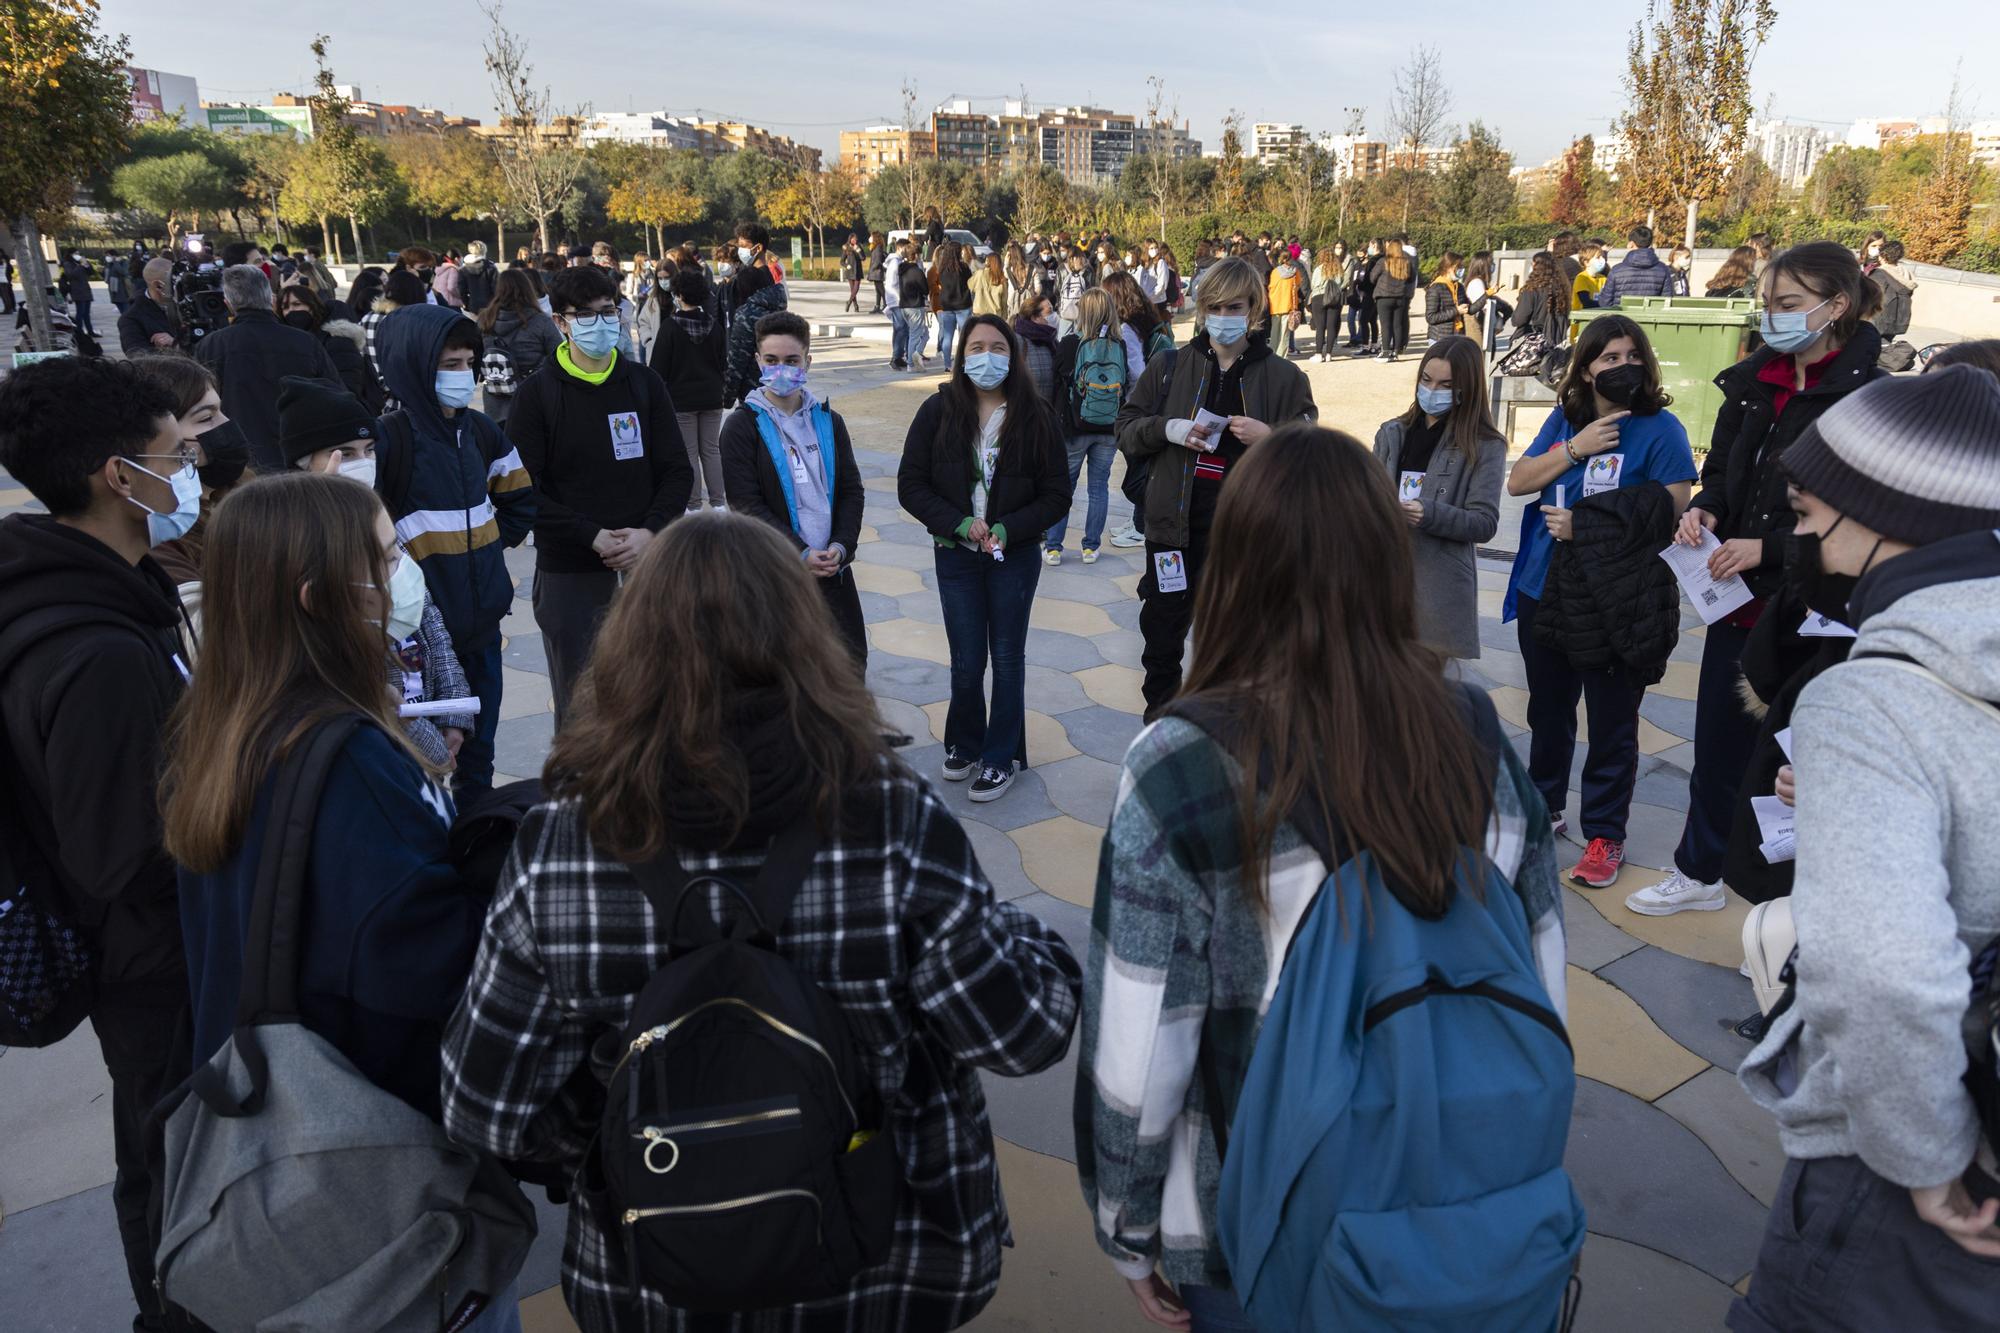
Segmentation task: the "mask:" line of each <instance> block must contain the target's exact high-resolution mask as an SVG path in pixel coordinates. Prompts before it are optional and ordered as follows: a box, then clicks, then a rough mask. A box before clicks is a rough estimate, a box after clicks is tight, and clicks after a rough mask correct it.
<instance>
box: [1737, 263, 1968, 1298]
mask: <svg viewBox="0 0 2000 1333" xmlns="http://www.w3.org/2000/svg"><path fill="white" fill-rule="evenodd" d="M1788 253H1789V252H1788ZM1843 253H1845V254H1846V255H1847V259H1848V262H1849V263H1850V264H1852V263H1853V262H1854V257H1853V255H1852V253H1851V252H1845V251H1843ZM1785 258H1786V256H1784V255H1781V256H1779V257H1778V258H1777V259H1775V260H1773V261H1772V265H1771V267H1772V268H1773V269H1778V268H1780V266H1781V265H1783V263H1784V261H1785ZM1857 267H1858V266H1857ZM1784 468H1785V472H1786V473H1787V475H1788V478H1789V480H1790V483H1791V488H1792V489H1791V492H1790V495H1789V497H1788V498H1789V503H1790V504H1791V506H1792V508H1793V510H1794V512H1795V513H1796V515H1797V522H1796V527H1795V529H1794V532H1795V534H1796V538H1797V539H1799V540H1801V541H1803V542H1804V543H1805V545H1804V546H1803V547H1802V548H1799V549H1798V551H1797V553H1798V554H1799V555H1801V556H1803V557H1806V558H1807V559H1808V560H1809V561H1810V562H1811V564H1812V565H1813V566H1814V567H1815V568H1816V578H1815V580H1813V581H1815V582H1817V583H1819V584H1820V585H1822V586H1823V585H1824V584H1825V583H1826V581H1827V580H1828V579H1830V578H1841V579H1853V580H1854V583H1853V585H1852V588H1851V591H1849V592H1848V595H1847V603H1848V608H1849V623H1851V624H1852V625H1854V626H1855V628H1856V629H1857V630H1858V632H1859V634H1858V637H1857V638H1856V640H1855V643H1854V648H1853V652H1852V653H1851V655H1850V656H1849V658H1848V661H1847V662H1846V663H1845V664H1843V665H1841V666H1836V667H1833V668H1831V669H1830V670H1827V671H1825V672H1823V673H1822V674H1821V675H1820V676H1819V677H1818V678H1817V679H1815V680H1814V681H1813V682H1812V683H1811V684H1810V685H1808V686H1806V687H1805V689H1804V691H1803V692H1802V693H1801V694H1800V695H1799V700H1798V704H1797V707H1796V708H1795V710H1794V712H1793V715H1792V716H1793V720H1792V736H1793V746H1794V754H1795V755H1796V770H1797V772H1796V774H1795V782H1794V786H1795V794H1794V798H1793V799H1794V800H1795V801H1796V805H1797V834H1798V843H1797V846H1798V866H1797V872H1796V885H1795V887H1794V889H1793V893H1792V899H1791V905H1792V917H1793V922H1794V924H1795V927H1796V929H1797V934H1798V953H1797V955H1796V959H1795V963H1794V967H1795V975H1796V985H1795V990H1794V993H1793V1002H1792V1003H1791V1005H1790V1006H1789V1007H1787V1008H1784V1009H1782V1010H1776V1011H1774V1016H1773V1021H1772V1023H1771V1026H1770V1030H1769V1031H1768V1032H1767V1033H1766V1035H1765V1036H1764V1038H1763V1040H1762V1041H1760V1042H1759V1043H1758V1045H1757V1047H1756V1048H1755V1049H1754V1050H1752V1051H1751V1052H1750V1054H1749V1055H1748V1056H1746V1057H1745V1059H1744V1062H1743V1065H1742V1068H1741V1069H1740V1071H1739V1073H1738V1078H1739V1081H1740V1082H1741V1083H1742V1084H1743V1087H1744V1090H1745V1091H1746V1092H1747V1093H1748V1094H1749V1095H1750V1098H1751V1100H1752V1101H1754V1102H1756V1103H1758V1104H1759V1105H1761V1106H1763V1107H1764V1108H1765V1109H1766V1110H1768V1111H1770V1112H1771V1113H1772V1114H1773V1115H1774V1116H1775V1117H1776V1119H1777V1128H1778V1138H1779V1142H1780V1143H1781V1144H1782V1145H1783V1147H1784V1150H1785V1156H1786V1159H1787V1161H1786V1166H1785V1171H1784V1175H1783V1177H1782V1179H1781V1180H1780V1182H1779V1184H1778V1187H1777V1191H1776V1197H1775V1199H1774V1200H1773V1204H1772V1209H1771V1217H1770V1223H1769V1226H1768V1227H1767V1229H1766V1231H1765V1234H1764V1241H1763V1245H1762V1248H1761V1250H1760V1253H1759V1254H1758V1259H1757V1268H1756V1272H1755V1275H1754V1276H1753V1277H1752V1279H1751V1283H1750V1293H1751V1294H1750V1295H1749V1296H1747V1297H1740V1298H1738V1299H1737V1301H1736V1302H1735V1304H1734V1305H1733V1306H1732V1308H1731V1310H1730V1313H1729V1321H1728V1322H1729V1326H1730V1327H1731V1328H1733V1329H1737V1330H1739V1331H1741V1330H1755V1331H1758V1333H1761V1331H1762V1330H1766V1329H1773V1328H1785V1329H1790V1328H1811V1329H1815V1330H1819V1329H1825V1330H1829V1331H1830V1333H1860V1331H1861V1330H1873V1329H1881V1328H1909V1329H1919V1328H1920V1329H1926V1330H1932V1329H1935V1330H1946V1329H1963V1328H1974V1327H1978V1326H1980V1325H1981V1324H1982V1323H1987V1322H1990V1321H1991V1312H1992V1293H1993V1282H1992V1274H1993V1267H1994V1261H1995V1259H1996V1258H2000V1227H1996V1225H1995V1220H1996V1212H1997V1211H2000V1204H1996V1203H1995V1202H1994V1200H1995V1198H1996V1196H2000V1183H1996V1175H1995V1168H1994V1163H1993V1156H1992V1152H1991V1148H1990V1144H1991V1143H1992V1141H1993V1139H1994V1137H1995V1134H1996V1130H2000V1124H1996V1117H1995V1115H1994V1110H1993V1108H1994V1103H1993V1102H1992V1100H1991V1099H1990V1093H1991V1089H1992V1085H1993V1079H1992V1060H1993V1053H1992V1047H1991V1044H1990V1035H1989V1029H1990V1027H1991V1024H1992V1015H1991V1012H1990V1009H1989V1008H1988V1006H1989V1005H1990V1003H1991V998H1992V992H1991V986H1992V983H1991V980H1990V978H1989V976H1988V974H1987V971H1986V968H1985V963H1986V961H1987V958H1985V957H1983V956H1982V955H1983V954H1984V953H1985V951H1986V950H1987V949H1988V947H1989V944H1990V941H1991V940H1992V939H1993V936H1994V933H1995V924H1996V922H2000V880H1996V879H1995V877H1994V875H1993V870H1992V868H1993V866H1994V864H1995V862H1996V860H2000V824H1996V822H1995V821H1994V819H1993V817H1992V811H1993V792H1994V790H1995V789H1996V787H2000V703H1996V701H2000V540H1996V539H1995V536H1994V533H1995V531H1996V530H2000V380H1996V379H1995V378H1994V376H1993V375H1992V374H1991V373H1989V372H1987V371H1984V370H1981V369H1977V368H1975V367H1972V366H1966V365H1955V366H1948V367H1946V368H1945V369H1942V370H1934V371H1929V372H1927V373H1925V374H1923V375H1918V376H1902V377H1892V378H1884V379H1881V380H1877V381H1873V382H1871V383H1869V384H1868V385H1867V386H1865V387H1864V388H1861V389H1859V390H1857V391H1856V392H1854V393H1853V394H1851V395H1848V396H1847V397H1845V398H1844V399H1842V401H1840V402H1839V403H1837V404H1835V405H1834V406H1833V407H1832V408H1830V409H1829V410H1828V411H1827V412H1826V413H1825V414H1824V415H1822V416H1820V417H1819V418H1818V419H1817V420H1816V421H1815V422H1814V423H1813V424H1812V425H1811V426H1809V427H1808V428H1807V429H1806V430H1805V431H1804V432H1802V433H1801V435H1800V436H1799V438H1798V439H1797V440H1796V441H1794V442H1793V443H1792V445H1791V446H1790V447H1789V448H1788V449H1787V450H1786V452H1785V459H1784ZM1829 1216H1831V1217H1836V1218H1837V1219H1838V1222H1837V1225H1835V1226H1833V1227H1832V1228H1830V1229H1829V1228H1827V1227H1826V1225H1825V1224H1824V1222H1823V1221H1822V1219H1823V1218H1825V1217H1829ZM1822 1265H1825V1266H1826V1267H1825V1268H1824V1269H1822V1267H1821V1266H1822ZM1822 1272H1826V1273H1832V1274H1835V1275H1844V1278H1845V1280H1837V1281H1826V1280H1822Z"/></svg>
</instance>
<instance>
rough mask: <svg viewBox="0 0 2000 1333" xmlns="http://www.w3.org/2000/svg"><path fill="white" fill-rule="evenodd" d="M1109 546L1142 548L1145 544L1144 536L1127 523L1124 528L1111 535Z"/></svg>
mask: <svg viewBox="0 0 2000 1333" xmlns="http://www.w3.org/2000/svg"><path fill="white" fill-rule="evenodd" d="M1111 544H1112V545H1113V546H1124V547H1132V546H1144V545H1145V544H1146V534H1145V533H1143V532H1139V531H1136V530H1135V529H1134V528H1133V527H1132V525H1131V524H1130V523H1127V524H1126V525H1125V526H1124V527H1122V528H1120V529H1118V531H1116V532H1114V533H1112V534H1111Z"/></svg>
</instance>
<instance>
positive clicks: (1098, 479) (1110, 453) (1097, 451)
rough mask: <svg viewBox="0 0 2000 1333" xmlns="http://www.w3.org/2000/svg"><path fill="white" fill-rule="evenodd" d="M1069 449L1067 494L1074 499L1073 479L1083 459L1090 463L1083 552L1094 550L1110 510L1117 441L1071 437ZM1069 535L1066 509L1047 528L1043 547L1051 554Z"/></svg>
mask: <svg viewBox="0 0 2000 1333" xmlns="http://www.w3.org/2000/svg"><path fill="white" fill-rule="evenodd" d="M1068 446H1069V493H1070V496H1071V498H1072V500H1074V498H1075V496H1076V479H1077V477H1078V476H1080V475H1081V474H1082V472H1083V464H1084V460H1085V459H1088V460H1089V461H1090V508H1089V509H1088V510H1087V511H1085V515H1084V520H1083V549H1084V550H1086V551H1094V550H1096V549H1097V547H1098V545H1099V543H1100V542H1101V541H1102V540H1103V538H1104V518H1105V515H1106V514H1107V513H1108V512H1110V509H1111V460H1112V458H1113V457H1115V456H1116V455H1117V453H1118V441H1117V440H1115V439H1113V438H1112V437H1111V436H1109V435H1074V436H1071V437H1070V439H1069V441H1068ZM1068 533H1069V510H1068V509H1067V508H1065V509H1064V510H1063V514H1062V517H1061V518H1060V519H1058V520H1057V521H1056V525H1055V526H1054V527H1052V528H1050V529H1049V531H1048V535H1047V536H1046V537H1044V538H1043V539H1042V545H1043V546H1045V547H1047V548H1048V549H1049V550H1051V551H1060V550H1062V548H1063V538H1064V537H1065V536H1067V535H1068Z"/></svg>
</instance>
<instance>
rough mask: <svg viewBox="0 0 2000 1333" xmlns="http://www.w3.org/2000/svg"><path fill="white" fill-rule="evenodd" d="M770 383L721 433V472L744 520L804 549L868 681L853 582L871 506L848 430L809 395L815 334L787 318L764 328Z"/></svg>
mask: <svg viewBox="0 0 2000 1333" xmlns="http://www.w3.org/2000/svg"><path fill="white" fill-rule="evenodd" d="M757 363H758V366H759V368H760V369H759V374H760V375H761V376H762V378H763V383H762V384H761V385H760V386H759V387H758V388H757V389H755V390H753V391H752V392H751V394H750V396H749V397H747V398H745V399H744V400H743V403H742V405H741V406H739V407H738V408H737V409H736V410H735V411H734V412H731V413H730V414H729V418H728V420H726V421H725V422H723V425H722V466H723V471H724V476H725V477H726V478H727V485H728V488H729V493H730V495H732V496H734V497H735V506H734V507H735V509H736V511H737V512H738V513H741V514H747V515H748V516H750V517H751V518H755V519H761V520H763V521H764V522H766V523H769V524H770V525H771V526H772V527H774V528H776V529H778V530H779V531H780V532H782V533H784V534H785V536H786V537H787V538H788V539H789V540H790V541H791V543H792V544H793V545H794V546H795V547H797V548H798V552H799V560H800V562H801V563H803V564H804V565H805V567H806V570H807V571H808V572H809V573H811V574H812V576H813V580H814V582H815V583H816V584H817V585H818V587H819V591H820V596H821V597H823V598H824V599H825V600H826V606H827V610H828V611H830V612H831V613H832V615H833V623H834V625H835V627H836V628H838V629H839V630H840V636H841V638H842V639H843V640H845V641H846V643H847V648H848V651H849V652H851V653H852V654H853V655H854V660H855V662H856V664H857V665H858V666H859V667H860V668H861V671H862V674H864V675H865V674H867V671H868V628H867V624H866V622H865V621H864V620H863V619H862V615H861V592H860V589H859V588H858V587H857V586H856V585H855V582H854V571H853V569H852V568H851V566H852V565H853V563H854V551H855V548H856V546H857V545H858V544H859V543H860V540H861V511H862V507H863V504H864V502H865V501H866V499H867V496H866V493H865V492H864V491H863V490H862V487H861V469H860V468H859V467H858V466H856V464H855V462H854V445H853V443H852V442H851V441H850V440H849V439H848V436H847V423H846V422H845V421H843V420H842V419H841V416H840V413H838V412H836V411H834V410H833V409H832V408H831V407H829V406H827V404H826V403H825V402H824V401H823V400H822V399H820V398H818V397H816V396H815V395H814V394H813V391H812V390H811V389H810V388H808V387H806V377H807V374H808V372H809V371H810V369H811V366H812V326H811V325H809V324H807V323H806V322H805V320H803V319H801V318H800V317H799V316H797V315H795V314H793V313H791V312H790V311H789V310H781V311H779V312H778V313H777V314H775V315H766V316H764V318H763V319H761V320H759V321H758V322H757Z"/></svg>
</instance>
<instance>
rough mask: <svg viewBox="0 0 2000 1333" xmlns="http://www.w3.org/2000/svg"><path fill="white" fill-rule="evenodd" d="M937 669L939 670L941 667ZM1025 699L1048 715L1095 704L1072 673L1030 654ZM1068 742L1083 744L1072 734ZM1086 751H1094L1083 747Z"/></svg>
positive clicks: (1079, 747)
mask: <svg viewBox="0 0 2000 1333" xmlns="http://www.w3.org/2000/svg"><path fill="white" fill-rule="evenodd" d="M940 669H941V670H942V668H940ZM950 692H951V691H950V689H949V688H948V687H947V689H946V691H945V693H946V695H949V694H950ZM1027 699H1028V707H1030V708H1032V709H1034V710H1035V711H1036V712H1038V713H1047V714H1048V715H1049V716H1050V717H1057V716H1060V715H1062V714H1065V713H1071V712H1074V711H1075V710H1077V709H1079V708H1094V707H1096V706H1097V705H1095V704H1093V703H1091V701H1090V696H1089V695H1088V694H1085V693H1084V692H1083V686H1081V685H1079V684H1077V683H1076V678H1075V677H1074V676H1070V675H1068V674H1067V673H1065V672H1061V671H1056V670H1053V669H1052V668H1050V667H1046V666H1042V665H1041V664H1039V663H1037V662H1036V661H1035V660H1034V659H1033V658H1032V657H1031V658H1029V659H1028V671H1027ZM1070 744H1072V745H1076V748H1077V749H1079V750H1082V749H1083V748H1084V747H1083V746H1082V745H1080V744H1078V743H1077V741H1076V738H1075V737H1071V738H1070ZM1086 753H1095V752H1094V751H1087V752H1086ZM1103 757H1104V756H1102V755H1098V758H1100V759H1101V758H1103ZM1121 757H1122V752H1121Z"/></svg>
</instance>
